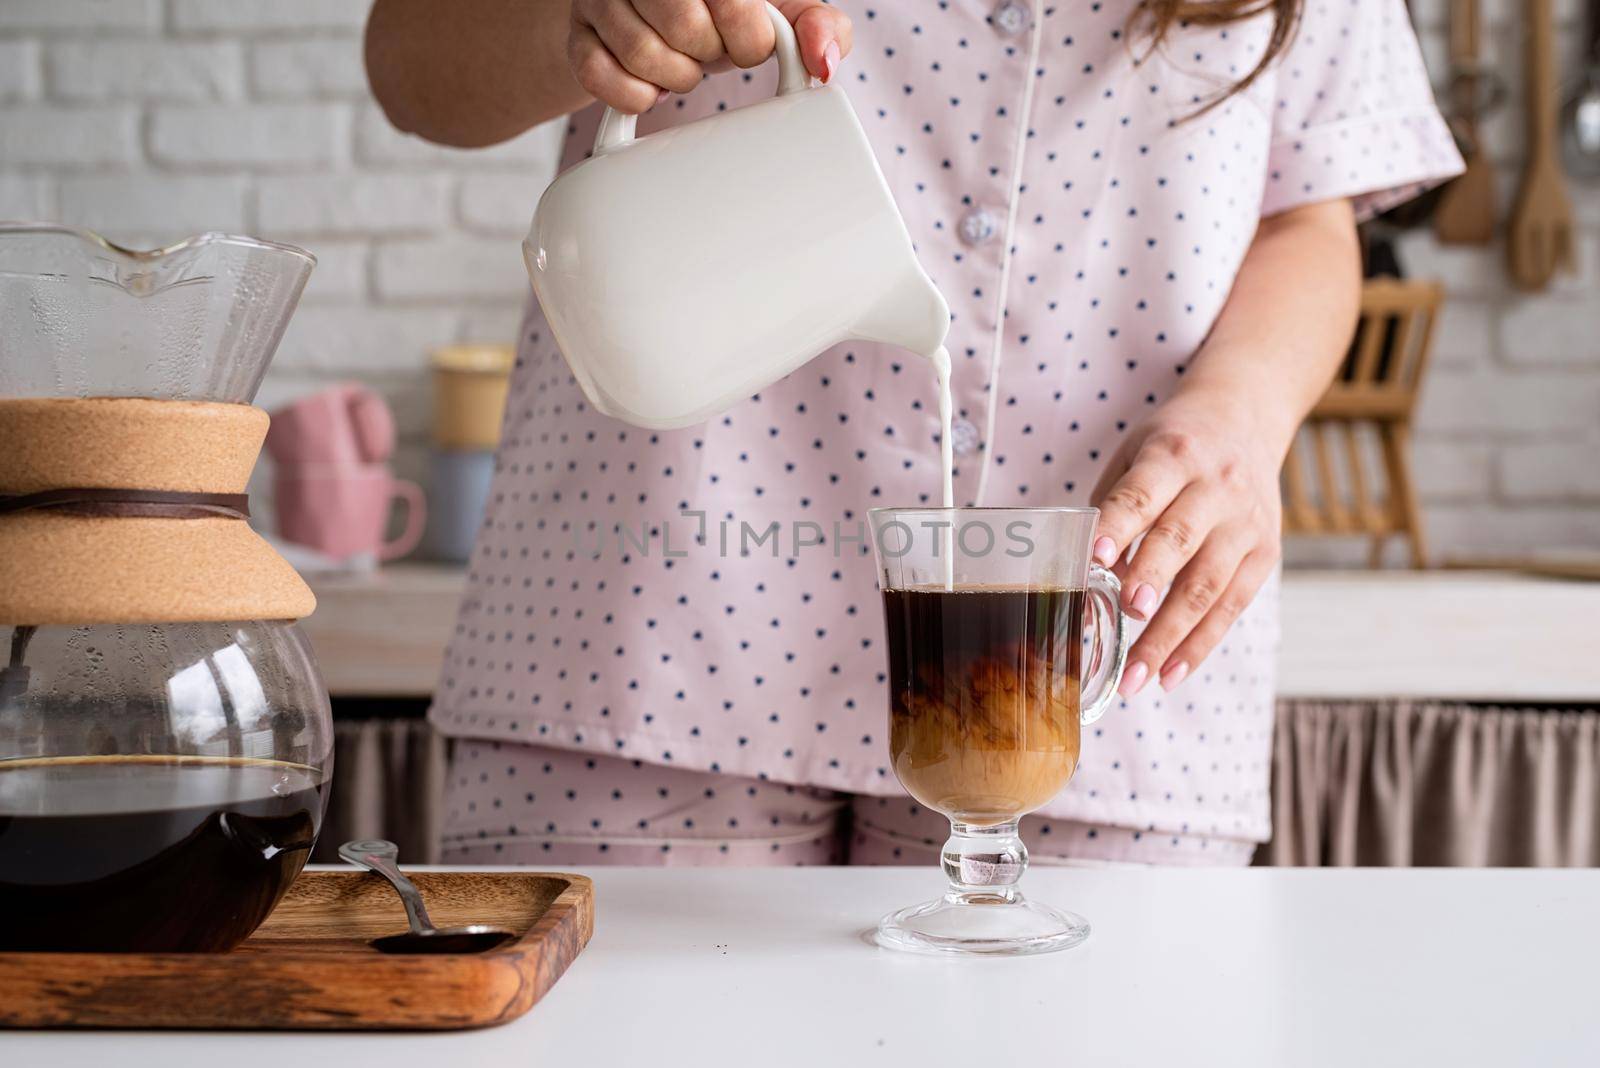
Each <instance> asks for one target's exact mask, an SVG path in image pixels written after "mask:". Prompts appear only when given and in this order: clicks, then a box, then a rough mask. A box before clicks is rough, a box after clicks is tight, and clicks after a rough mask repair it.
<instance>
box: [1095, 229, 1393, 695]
mask: <svg viewBox="0 0 1600 1068" xmlns="http://www.w3.org/2000/svg"><path fill="white" fill-rule="evenodd" d="M1360 295H1361V256H1360V250H1359V248H1358V246H1357V243H1356V228H1355V219H1354V217H1353V215H1352V213H1351V208H1350V204H1349V202H1348V201H1345V200H1327V201H1322V202H1320V203H1316V204H1307V205H1304V206H1302V207H1298V208H1292V209H1290V210H1288V211H1285V212H1281V213H1279V214H1277V215H1273V216H1270V217H1268V218H1265V219H1262V220H1261V225H1260V226H1259V227H1258V228H1257V230H1256V236H1255V240H1254V241H1252V242H1251V244H1250V249H1249V251H1248V252H1247V253H1246V254H1245V258H1244V262H1243V263H1242V264H1241V265H1240V268H1239V274H1238V276H1237V277H1236V278H1235V279H1234V282H1233V289H1232V291H1231V292H1230V293H1229V294H1228V300H1227V303H1226V304H1225V305H1224V306H1223V309H1222V313H1221V314H1220V315H1219V316H1218V317H1217V321H1216V323H1215V324H1213V326H1212V328H1211V333H1210V335H1209V336H1208V337H1207V339H1206V342H1205V344H1204V345H1202V346H1201V347H1200V350H1199V351H1198V352H1196V353H1195V354H1194V356H1193V358H1192V359H1191V361H1190V363H1189V366H1188V373H1187V374H1186V375H1185V376H1184V379H1183V388H1182V389H1181V390H1179V391H1178V392H1177V394H1175V395H1174V396H1173V397H1172V398H1171V399H1170V400H1168V401H1167V402H1166V403H1165V404H1163V405H1162V406H1161V407H1160V408H1158V409H1156V411H1155V414H1154V415H1153V416H1152V417H1151V418H1150V419H1149V421H1147V422H1146V423H1145V424H1144V425H1143V426H1141V427H1139V428H1137V429H1136V430H1135V431H1134V433H1133V435H1132V436H1131V437H1129V438H1128V439H1127V440H1126V441H1124V442H1123V444H1122V446H1121V448H1119V449H1118V450H1117V452H1116V455H1114V456H1113V457H1112V458H1111V463H1110V464H1109V465H1108V466H1107V468H1106V473H1105V475H1104V477H1102V478H1101V479H1100V484H1099V485H1097V486H1096V487H1095V489H1094V495H1093V497H1092V498H1091V500H1092V501H1093V502H1094V503H1095V504H1098V505H1099V506H1100V529H1099V534H1098V536H1097V537H1096V538H1095V544H1094V558H1095V559H1096V560H1097V561H1099V562H1100V563H1101V564H1103V565H1105V566H1106V567H1110V568H1112V570H1114V571H1115V572H1116V573H1117V577H1118V578H1119V579H1121V580H1122V606H1123V608H1124V609H1125V610H1127V611H1128V612H1129V613H1130V614H1132V615H1133V616H1134V617H1135V618H1137V619H1148V620H1150V625H1149V626H1147V627H1146V628H1145V631H1144V633H1143V634H1142V635H1140V637H1139V640H1138V642H1137V643H1135V644H1134V647H1133V649H1132V651H1130V652H1129V654H1128V667H1127V670H1126V671H1125V672H1124V673H1123V676H1122V686H1121V687H1120V689H1121V691H1122V694H1123V696H1125V697H1130V696H1132V695H1133V694H1136V693H1138V692H1139V690H1140V689H1141V688H1143V687H1144V685H1145V684H1146V683H1147V682H1149V681H1150V679H1151V678H1159V679H1160V680H1161V685H1162V687H1164V688H1165V689H1168V690H1170V689H1172V688H1173V687H1174V686H1176V685H1178V683H1180V682H1182V681H1183V680H1184V677H1185V676H1187V675H1188V674H1189V673H1190V672H1191V671H1193V670H1194V668H1195V666H1196V665H1198V664H1199V663H1200V661H1201V660H1203V659H1205V657H1206V656H1207V654H1209V653H1210V652H1211V650H1212V649H1213V648H1215V647H1216V644H1217V642H1219V641H1220V640H1221V639H1222V636H1223V634H1225V633H1227V630H1228V627H1229V626H1230V625H1232V623H1233V621H1234V620H1235V619H1237V618H1239V613H1241V612H1243V611H1244V610H1245V608H1246V607H1247V606H1248V605H1249V604H1250V601H1251V599H1252V598H1254V597H1255V595H1256V591H1257V590H1259V589H1260V588H1261V584H1262V583H1263V582H1265V581H1266V580H1267V577H1268V576H1269V575H1271V574H1272V569H1273V568H1274V567H1275V566H1276V565H1277V562H1278V552H1279V535H1280V532H1281V528H1282V522H1281V517H1282V513H1283V503H1282V500H1281V499H1280V497H1279V495H1278V471H1279V469H1280V468H1281V467H1282V466H1283V457H1284V454H1285V453H1287V452H1288V451H1289V443H1290V442H1291V441H1292V440H1293V439H1294V434H1295V430H1296V429H1297V428H1298V427H1299V425H1300V421H1301V420H1302V419H1303V418H1304V417H1305V414H1306V413H1307V412H1308V411H1310V410H1311V406H1312V405H1313V404H1315V403H1316V401H1317V398H1318V397H1320V396H1322V393H1323V391H1324V390H1326V389H1327V388H1328V380H1329V379H1330V378H1332V377H1333V373H1334V371H1335V370H1336V369H1337V368H1338V366H1339V363H1340V361H1342V360H1343V359H1344V354H1345V352H1346V350H1347V349H1348V348H1349V345H1350V337H1351V335H1352V333H1354V331H1355V325H1356V316H1357V312H1358V310H1359V306H1360ZM1141 534H1143V535H1144V540H1143V541H1142V542H1140V543H1139V551H1138V552H1136V553H1135V554H1134V555H1133V559H1132V560H1131V561H1129V560H1127V559H1125V557H1126V555H1127V552H1128V547H1129V546H1130V545H1131V544H1132V543H1133V542H1134V541H1136V540H1137V539H1138V537H1139V535H1141ZM1169 585H1170V586H1171V591H1170V592H1169V593H1167V595H1166V599H1165V601H1164V602H1163V600H1162V595H1161V591H1162V590H1165V589H1167V588H1168V586H1169ZM1158 604H1160V606H1161V608H1160V611H1156V606H1157V605H1158Z"/></svg>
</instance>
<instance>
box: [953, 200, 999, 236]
mask: <svg viewBox="0 0 1600 1068" xmlns="http://www.w3.org/2000/svg"><path fill="white" fill-rule="evenodd" d="M960 230H961V240H963V241H965V242H966V243H967V244H969V245H981V244H983V243H984V242H986V241H992V240H994V235H995V233H996V232H997V231H998V230H999V227H998V226H996V225H995V221H994V216H993V215H990V214H989V213H988V212H987V211H984V210H983V209H982V208H979V209H978V210H977V211H973V212H968V213H967V214H966V215H965V216H963V217H962V219H961V226H960Z"/></svg>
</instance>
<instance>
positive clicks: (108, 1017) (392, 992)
mask: <svg viewBox="0 0 1600 1068" xmlns="http://www.w3.org/2000/svg"><path fill="white" fill-rule="evenodd" d="M411 877H412V879H413V880H415V882H416V884H417V886H418V888H419V889H421V891H422V896H423V898H424V899H425V900H426V902H427V904H428V911H429V913H430V915H431V917H432V919H433V921H434V922H435V923H436V924H438V925H439V926H441V927H445V926H450V925H454V924H464V923H489V924H494V925H497V926H500V927H505V928H507V929H508V930H512V931H517V932H521V937H520V938H518V939H517V940H515V941H512V942H508V943H506V944H505V945H503V946H500V947H499V948H496V949H492V950H490V951H488V952H486V953H476V954H451V955H417V956H411V955H404V956H402V955H393V954H386V953H379V952H378V951H377V950H375V949H372V948H371V947H370V946H368V945H367V942H368V941H369V940H370V939H372V938H375V937H377V936H378V935H385V934H394V933H396V932H398V931H402V930H404V929H405V926H406V917H405V911H404V909H402V908H401V907H400V899H399V897H398V896H396V894H395V892H394V891H393V890H392V889H390V888H389V884H388V883H386V882H384V881H383V880H382V879H380V878H379V877H378V876H376V875H372V874H370V873H366V872H357V871H308V872H305V873H304V874H302V875H301V876H300V878H299V879H297V880H295V883H294V885H293V886H291V887H290V888H289V892H288V894H286V895H285V896H284V899H283V901H282V902H280V903H279V905H278V907H277V909H276V910H274V911H273V913H272V915H271V916H270V917H268V918H267V922H266V923H264V924H262V925H261V927H260V929H259V930H257V931H256V933H255V934H253V935H251V936H250V938H249V939H248V940H246V941H245V943H244V944H243V945H242V946H240V947H239V948H238V949H236V950H234V951H233V952H231V953H215V954H210V953H0V1026H3V1027H139V1028H144V1027H166V1028H174V1027H175V1028H239V1029H316V1030H452V1029H457V1028H467V1027H487V1026H490V1025H492V1024H502V1023H505V1022H506V1021H508V1020H514V1019H516V1018H517V1017H518V1016H521V1015H522V1014H523V1013H525V1012H527V1011H528V1009H530V1008H531V1007H532V1006H533V1003H534V1002H536V1001H538V1000H539V998H541V997H542V996H544V993H545V991H547V990H549V989H550V987H551V986H553V985H554V984H555V981H556V980H557V979H559V978H561V973H562V972H564V971H566V969H567V965H569V964H571V963H572V961H573V958H575V957H577V955H578V954H579V953H580V952H581V951H582V950H583V947H584V945H586V944H587V943H588V941H589V935H590V934H591V933H592V932H593V931H594V887H593V885H592V884H591V883H590V882H589V880H588V879H586V878H584V877H583V876H581V875H567V874H564V873H559V872H541V873H538V874H532V873H525V872H462V873H450V872H414V873H411Z"/></svg>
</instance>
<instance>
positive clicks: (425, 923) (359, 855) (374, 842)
mask: <svg viewBox="0 0 1600 1068" xmlns="http://www.w3.org/2000/svg"><path fill="white" fill-rule="evenodd" d="M339 856H340V857H341V858H342V859H344V860H347V861H349V862H350V863H351V864H355V865H357V866H359V867H363V868H370V869H372V870H373V871H375V872H377V873H378V874H379V875H381V876H383V877H384V878H385V879H388V880H389V885H391V886H393V887H394V888H395V892H396V893H398V894H399V895H400V902H401V904H403V905H405V907H406V920H407V921H408V922H409V923H410V924H411V933H412V934H422V933H423V932H424V931H431V930H432V929H433V921H432V920H430V919H428V910H427V908H425V907H424V906H423V904H422V893H421V891H419V890H418V889H417V884H416V883H414V882H412V881H411V880H410V879H407V878H406V877H405V873H403V872H402V871H401V870H400V869H399V868H398V867H397V866H396V865H395V860H396V859H397V858H399V856H400V847H399V846H397V845H395V844H394V843H393V842H385V841H383V840H382V839H381V838H373V839H364V840H362V841H359V842H346V843H345V844H344V845H342V846H340V847H339Z"/></svg>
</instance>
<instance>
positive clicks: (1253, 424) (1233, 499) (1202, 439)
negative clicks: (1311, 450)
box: [1091, 391, 1288, 697]
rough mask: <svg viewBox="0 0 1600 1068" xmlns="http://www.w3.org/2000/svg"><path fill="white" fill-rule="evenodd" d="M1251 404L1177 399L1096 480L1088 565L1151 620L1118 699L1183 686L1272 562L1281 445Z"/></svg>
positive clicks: (1207, 396) (1196, 395)
mask: <svg viewBox="0 0 1600 1068" xmlns="http://www.w3.org/2000/svg"><path fill="white" fill-rule="evenodd" d="M1251 407H1252V406H1251V405H1249V404H1248V403H1240V401H1239V400H1237V399H1234V398H1230V397H1226V396H1223V395H1222V394H1221V393H1220V392H1219V391H1212V392H1209V393H1206V392H1189V393H1180V394H1178V395H1177V396H1175V397H1173V398H1172V399H1171V400H1169V401H1168V402H1167V403H1166V404H1164V405H1163V406H1162V407H1161V408H1160V409H1158V410H1157V411H1156V413H1155V414H1154V415H1153V416H1152V417H1151V418H1150V419H1149V420H1147V421H1146V422H1145V423H1144V425H1142V426H1140V427H1139V428H1138V429H1137V430H1135V431H1134V433H1133V434H1132V435H1131V436H1130V437H1129V438H1128V439H1127V440H1126V441H1124V442H1123V444H1122V446H1121V447H1120V448H1119V449H1118V450H1117V452H1116V454H1115V455H1113V456H1112V457H1111V462H1110V463H1109V464H1108V465H1107V467H1106V473H1105V475H1104V476H1102V477H1101V479H1100V482H1099V484H1098V485H1097V486H1096V487H1095V490H1094V494H1093V497H1092V498H1091V500H1092V501H1093V503H1095V504H1096V505H1097V506H1098V507H1099V508H1100V525H1099V528H1098V531H1097V534H1096V537H1095V544H1094V558H1095V561H1096V562H1098V563H1100V564H1102V565H1104V566H1106V567H1109V568H1111V570H1112V571H1114V572H1115V573H1116V575H1117V577H1118V578H1119V579H1121V580H1122V605H1123V609H1124V610H1125V611H1127V612H1128V613H1129V614H1131V615H1132V616H1133V617H1134V618H1136V619H1147V620H1149V621H1150V623H1149V626H1147V627H1146V628H1145V630H1144V633H1143V634H1142V635H1141V636H1140V638H1139V640H1138V641H1137V642H1136V643H1134V646H1133V649H1132V650H1131V651H1130V652H1129V654H1128V666H1127V670H1126V671H1125V672H1124V673H1123V676H1122V685H1121V687H1120V690H1121V692H1122V694H1123V696H1125V697H1131V696H1133V695H1134V694H1136V693H1138V692H1139V691H1140V690H1141V689H1142V688H1143V687H1144V686H1145V684H1146V683H1147V682H1149V681H1150V679H1151V678H1152V677H1156V678H1159V679H1160V681H1161V685H1162V687H1163V688H1164V689H1167V690H1171V689H1172V688H1173V687H1174V686H1176V685H1178V683H1180V682H1182V681H1183V680H1184V678H1185V677H1186V676H1187V675H1188V674H1189V673H1190V672H1191V671H1193V670H1194V668H1195V666H1196V665H1197V664H1199V663H1200V661H1201V660H1203V659H1205V657H1206V656H1207V655H1208V654H1209V653H1210V652H1211V650H1212V649H1213V648H1215V647H1216V644H1217V642H1219V641H1220V640H1221V639H1222V636H1223V634H1225V633H1226V632H1227V630H1228V627H1229V626H1230V625H1232V623H1233V621H1234V620H1235V619H1237V618H1238V617H1239V614H1240V613H1241V612H1243V611H1244V610H1245V608H1246V607H1248V606H1249V604H1250V601H1251V600H1252V598H1254V597H1255V594H1256V591H1257V590H1259V589H1260V588H1261V585H1262V583H1264V582H1265V581H1266V580H1267V578H1268V576H1270V575H1271V574H1272V570H1273V568H1274V567H1275V566H1276V565H1277V562H1278V555H1279V535H1280V530H1281V520H1282V511H1283V507H1282V501H1281V499H1280V497H1279V492H1278V471H1279V469H1280V468H1281V466H1282V464H1283V455H1284V451H1285V450H1286V448H1287V445H1288V443H1287V441H1286V440H1282V432H1281V431H1274V430H1272V429H1271V428H1268V427H1263V426H1259V425H1257V420H1255V419H1254V418H1252V416H1251V412H1250V410H1249V409H1250V408H1251ZM1257 410H1259V409H1257ZM1140 534H1143V535H1144V540H1143V541H1140V542H1139V547H1138V551H1137V552H1136V553H1134V555H1133V557H1132V559H1131V560H1129V559H1127V550H1128V547H1129V545H1130V544H1132V543H1133V542H1134V541H1136V540H1137V539H1138V537H1139V535H1140ZM1169 586H1170V587H1171V589H1170V591H1169V592H1168V593H1167V594H1166V596H1165V598H1164V599H1163V597H1162V592H1161V591H1163V590H1167V589H1168V587H1169ZM1158 604H1159V605H1160V608H1159V610H1157V605H1158Z"/></svg>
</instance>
